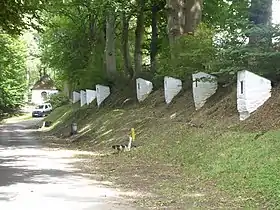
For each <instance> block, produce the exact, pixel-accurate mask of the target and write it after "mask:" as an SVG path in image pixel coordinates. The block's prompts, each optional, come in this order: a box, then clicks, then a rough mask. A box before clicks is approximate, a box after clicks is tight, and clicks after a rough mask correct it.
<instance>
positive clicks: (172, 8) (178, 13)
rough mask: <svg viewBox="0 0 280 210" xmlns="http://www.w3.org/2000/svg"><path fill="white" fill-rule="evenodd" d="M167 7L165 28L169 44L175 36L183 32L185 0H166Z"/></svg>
mask: <svg viewBox="0 0 280 210" xmlns="http://www.w3.org/2000/svg"><path fill="white" fill-rule="evenodd" d="M165 7H166V9H167V13H168V15H167V30H168V35H169V42H170V45H172V44H173V42H174V41H175V40H176V38H177V37H179V36H181V35H182V34H183V33H184V25H185V10H184V7H185V1H184V0H166V6H165Z"/></svg>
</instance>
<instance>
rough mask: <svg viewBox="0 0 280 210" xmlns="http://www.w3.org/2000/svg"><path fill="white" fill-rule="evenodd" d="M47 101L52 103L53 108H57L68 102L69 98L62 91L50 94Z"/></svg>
mask: <svg viewBox="0 0 280 210" xmlns="http://www.w3.org/2000/svg"><path fill="white" fill-rule="evenodd" d="M49 102H50V103H51V104H52V106H53V108H57V107H60V106H63V105H66V104H68V103H69V98H68V97H67V96H65V95H64V94H63V93H58V94H53V95H51V96H50V99H49Z"/></svg>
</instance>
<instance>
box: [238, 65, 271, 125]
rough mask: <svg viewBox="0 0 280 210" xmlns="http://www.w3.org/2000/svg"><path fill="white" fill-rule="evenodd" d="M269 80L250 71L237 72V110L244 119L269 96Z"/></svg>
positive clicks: (241, 118) (240, 117)
mask: <svg viewBox="0 0 280 210" xmlns="http://www.w3.org/2000/svg"><path fill="white" fill-rule="evenodd" d="M271 88H272V87H271V81H270V80H268V79H266V78H263V77H261V76H259V75H257V74H254V73H252V72H250V71H246V70H243V71H239V72H238V73H237V110H238V112H239V119H240V120H245V119H247V118H248V117H249V116H250V114H251V113H252V112H254V111H256V110H257V109H258V108H259V107H260V106H262V105H263V104H264V103H265V102H266V101H267V100H268V99H269V98H270V97H271Z"/></svg>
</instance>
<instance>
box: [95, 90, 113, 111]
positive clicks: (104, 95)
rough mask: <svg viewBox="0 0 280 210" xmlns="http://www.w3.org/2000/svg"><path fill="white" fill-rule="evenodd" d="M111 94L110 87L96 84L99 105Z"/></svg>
mask: <svg viewBox="0 0 280 210" xmlns="http://www.w3.org/2000/svg"><path fill="white" fill-rule="evenodd" d="M109 95H110V87H108V86H104V85H96V101H97V106H98V107H99V106H100V105H101V103H102V102H103V101H104V100H105V99H106V98H107V97H108V96H109Z"/></svg>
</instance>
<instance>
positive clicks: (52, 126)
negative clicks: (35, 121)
mask: <svg viewBox="0 0 280 210" xmlns="http://www.w3.org/2000/svg"><path fill="white" fill-rule="evenodd" d="M61 122H62V121H61V120H58V121H56V122H55V123H53V124H52V125H51V126H50V127H44V128H39V130H40V131H44V132H46V131H50V130H52V129H54V128H55V127H56V126H57V125H58V124H60V123H61Z"/></svg>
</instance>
